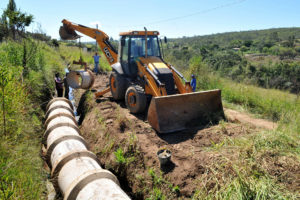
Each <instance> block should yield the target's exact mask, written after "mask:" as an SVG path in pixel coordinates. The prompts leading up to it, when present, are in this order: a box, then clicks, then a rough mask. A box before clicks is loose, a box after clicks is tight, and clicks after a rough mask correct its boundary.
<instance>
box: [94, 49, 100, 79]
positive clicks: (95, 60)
mask: <svg viewBox="0 0 300 200" xmlns="http://www.w3.org/2000/svg"><path fill="white" fill-rule="evenodd" d="M93 58H94V63H95V68H94V72H95V73H96V74H99V72H98V65H99V59H100V56H99V55H98V53H97V52H96V53H95V55H94V56H93Z"/></svg>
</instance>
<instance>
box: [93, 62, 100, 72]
mask: <svg viewBox="0 0 300 200" xmlns="http://www.w3.org/2000/svg"><path fill="white" fill-rule="evenodd" d="M98 65H99V63H96V62H95V68H94V72H95V73H96V74H98V73H99V72H98Z"/></svg>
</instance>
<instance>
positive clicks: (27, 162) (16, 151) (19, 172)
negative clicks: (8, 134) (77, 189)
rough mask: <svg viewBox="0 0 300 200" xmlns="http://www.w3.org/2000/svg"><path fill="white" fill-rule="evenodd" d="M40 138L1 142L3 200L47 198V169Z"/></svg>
mask: <svg viewBox="0 0 300 200" xmlns="http://www.w3.org/2000/svg"><path fill="white" fill-rule="evenodd" d="M39 142H40V141H39V140H38V139H37V138H35V139H34V138H30V140H27V141H25V140H22V141H18V143H17V144H16V143H12V142H7V141H5V142H4V141H3V140H2V141H1V143H0V177H1V178H0V181H1V184H0V189H1V190H0V199H4V200H5V199H44V198H45V194H44V193H45V190H46V186H45V180H46V179H47V174H46V171H45V170H43V168H42V163H43V162H42V159H41V158H40V157H39V154H38V152H39V151H40V144H39Z"/></svg>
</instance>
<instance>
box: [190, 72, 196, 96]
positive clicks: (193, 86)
mask: <svg viewBox="0 0 300 200" xmlns="http://www.w3.org/2000/svg"><path fill="white" fill-rule="evenodd" d="M191 86H192V89H193V92H195V91H196V78H195V75H194V74H192V80H191Z"/></svg>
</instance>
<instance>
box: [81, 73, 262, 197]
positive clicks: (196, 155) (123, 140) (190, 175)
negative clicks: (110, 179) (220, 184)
mask: <svg viewBox="0 0 300 200" xmlns="http://www.w3.org/2000/svg"><path fill="white" fill-rule="evenodd" d="M107 84H108V76H107V75H98V76H97V77H96V80H95V84H94V89H97V90H99V89H104V88H105V87H106V86H107ZM81 92H84V91H81ZM235 114H236V113H235ZM234 116H235V118H233V121H235V123H232V122H222V123H221V124H219V125H215V126H211V127H208V126H207V127H200V128H197V129H193V130H188V131H184V132H178V133H172V134H163V135H160V134H158V133H156V132H155V131H154V130H153V129H152V128H151V127H150V125H149V124H148V123H147V122H146V121H145V116H144V115H132V114H130V113H129V111H128V110H127V109H126V107H125V105H124V102H115V101H113V100H112V98H111V94H110V93H108V94H106V95H105V96H104V97H102V98H99V99H97V101H95V100H92V104H91V105H89V112H88V113H87V115H86V116H85V119H84V120H83V123H82V125H81V131H82V133H83V135H84V137H85V138H86V139H87V140H88V142H89V144H90V147H91V149H92V150H93V151H94V152H95V153H97V156H98V158H99V159H100V161H101V163H102V164H103V166H104V167H105V168H107V169H110V170H112V171H113V172H114V173H116V174H117V175H118V178H119V180H120V181H121V184H122V187H123V189H124V190H125V191H126V192H127V193H129V194H130V195H131V197H132V198H133V199H143V198H145V196H146V197H147V195H148V194H150V193H151V189H150V191H147V190H145V189H143V188H145V187H150V188H151V187H155V185H154V184H153V183H151V181H150V180H149V179H150V178H151V177H150V178H149V169H151V168H153V169H154V170H155V171H156V172H158V175H159V171H160V170H159V169H160V165H159V161H158V159H157V156H156V153H157V151H158V150H159V149H160V148H163V147H166V148H168V149H169V150H171V152H172V163H171V164H170V165H168V166H166V167H164V168H162V169H161V170H162V173H163V174H162V175H161V176H162V177H163V178H164V180H167V182H168V183H171V184H173V185H174V186H175V185H178V186H179V188H180V196H181V198H189V197H191V196H192V195H193V194H194V193H195V191H196V189H197V188H198V187H201V186H204V187H206V188H207V189H208V190H209V189H210V187H214V186H215V184H216V179H212V178H211V176H212V175H213V173H214V172H213V169H215V168H216V166H217V165H220V166H223V168H224V169H222V170H223V171H224V174H223V176H224V178H226V176H228V173H230V172H231V171H232V167H231V165H230V160H234V159H236V156H237V154H236V153H234V150H231V151H228V152H222V154H221V153H218V152H217V150H218V148H220V147H221V146H222V145H223V144H224V141H225V140H226V139H230V138H234V137H240V136H245V135H248V134H252V133H255V132H257V131H258V128H257V127H256V126H254V125H253V124H248V123H246V124H244V121H240V122H241V123H236V121H239V120H237V119H236V118H237V117H238V114H236V115H234ZM243 116H244V115H243ZM250 121H251V120H250ZM119 147H121V148H123V149H124V152H125V155H127V156H128V157H134V161H132V162H131V163H130V164H127V165H126V166H125V165H123V166H121V167H120V165H118V164H117V163H116V161H115V156H114V153H113V152H115V151H116V150H117V149H118V148H119ZM133 148H134V149H135V150H132V149H133ZM208 149H215V150H216V151H208ZM134 151H135V152H134ZM224 154H225V155H226V156H225V157H226V159H225V157H224ZM152 178H153V177H152ZM216 178H217V179H218V177H216ZM172 195H173V196H172ZM177 195H179V194H175V193H172V194H171V193H170V194H168V199H174V198H175V197H176V196H177Z"/></svg>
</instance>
